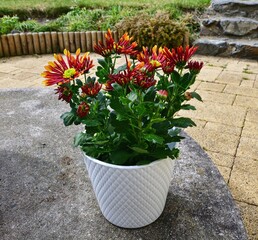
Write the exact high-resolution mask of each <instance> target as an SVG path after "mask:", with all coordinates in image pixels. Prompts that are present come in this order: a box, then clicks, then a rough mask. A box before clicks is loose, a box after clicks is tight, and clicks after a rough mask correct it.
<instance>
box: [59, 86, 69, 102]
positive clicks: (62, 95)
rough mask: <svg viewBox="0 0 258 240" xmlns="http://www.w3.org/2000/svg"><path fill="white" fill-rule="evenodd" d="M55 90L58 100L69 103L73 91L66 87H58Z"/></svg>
mask: <svg viewBox="0 0 258 240" xmlns="http://www.w3.org/2000/svg"><path fill="white" fill-rule="evenodd" d="M55 90H56V94H58V100H62V101H66V102H67V103H69V102H70V101H71V99H72V96H73V92H72V91H71V90H70V89H68V88H67V87H61V86H60V87H58V88H57V89H55Z"/></svg>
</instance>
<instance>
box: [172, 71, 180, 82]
mask: <svg viewBox="0 0 258 240" xmlns="http://www.w3.org/2000/svg"><path fill="white" fill-rule="evenodd" d="M171 78H172V82H174V83H179V82H180V79H181V77H180V74H179V73H178V72H177V71H173V73H172V74H171Z"/></svg>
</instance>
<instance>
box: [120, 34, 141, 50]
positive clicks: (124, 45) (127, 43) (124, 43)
mask: <svg viewBox="0 0 258 240" xmlns="http://www.w3.org/2000/svg"><path fill="white" fill-rule="evenodd" d="M132 39H133V38H132V37H131V38H130V37H129V35H128V34H127V33H125V34H124V35H123V36H122V37H121V38H120V39H119V41H118V43H115V52H116V53H118V54H121V53H124V54H128V55H136V54H137V53H138V51H137V50H136V49H135V48H136V47H137V43H136V42H133V43H131V41H132Z"/></svg>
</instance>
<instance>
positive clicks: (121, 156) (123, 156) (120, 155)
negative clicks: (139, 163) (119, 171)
mask: <svg viewBox="0 0 258 240" xmlns="http://www.w3.org/2000/svg"><path fill="white" fill-rule="evenodd" d="M132 156H133V154H132V153H129V152H127V151H124V150H117V151H114V152H112V153H111V154H110V159H111V161H112V163H113V164H116V165H123V164H124V163H125V162H126V161H127V160H128V159H129V158H130V157H132Z"/></svg>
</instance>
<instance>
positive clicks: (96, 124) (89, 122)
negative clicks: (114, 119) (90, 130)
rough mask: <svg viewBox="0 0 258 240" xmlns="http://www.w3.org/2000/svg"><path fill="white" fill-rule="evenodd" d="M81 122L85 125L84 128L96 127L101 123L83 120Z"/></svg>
mask: <svg viewBox="0 0 258 240" xmlns="http://www.w3.org/2000/svg"><path fill="white" fill-rule="evenodd" d="M81 122H82V123H83V124H85V125H86V127H96V126H99V125H101V123H100V122H99V121H98V120H93V119H84V120H82V121H81Z"/></svg>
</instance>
